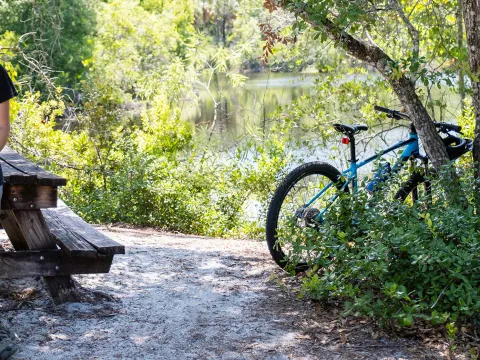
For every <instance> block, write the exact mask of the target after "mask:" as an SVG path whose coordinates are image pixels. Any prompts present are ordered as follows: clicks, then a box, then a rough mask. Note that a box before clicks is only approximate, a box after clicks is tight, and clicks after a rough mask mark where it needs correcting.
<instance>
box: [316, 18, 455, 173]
mask: <svg viewBox="0 0 480 360" xmlns="http://www.w3.org/2000/svg"><path fill="white" fill-rule="evenodd" d="M314 25H317V26H318V24H314ZM322 25H323V27H324V28H325V30H326V31H327V33H328V35H329V36H330V37H331V38H332V39H333V40H335V41H336V42H339V43H341V44H342V45H343V46H344V48H345V50H346V51H347V52H349V53H350V54H351V55H352V56H354V57H356V58H357V59H359V60H362V61H364V62H366V63H368V64H370V65H372V66H374V67H375V68H376V69H377V70H378V71H379V72H380V73H381V74H382V75H383V76H384V78H385V79H386V80H387V81H388V82H389V83H390V85H391V86H392V88H393V90H394V91H395V93H396V94H397V96H398V98H399V100H400V101H401V102H402V105H403V106H404V107H405V108H406V110H407V112H408V113H409V115H410V118H411V120H412V122H413V125H415V128H416V129H417V131H418V134H419V136H420V139H421V140H422V142H423V146H424V148H425V152H426V153H427V155H428V157H429V158H430V161H431V162H432V164H433V166H434V167H435V168H436V169H439V168H440V167H441V166H442V165H445V164H447V163H448V161H449V157H448V153H447V149H446V147H445V145H444V143H443V141H442V139H441V137H440V135H439V134H438V132H437V130H436V128H435V125H434V123H433V121H432V119H431V118H430V115H429V114H428V111H427V109H426V108H425V106H424V105H423V104H422V102H421V101H420V99H419V97H418V95H417V92H416V89H415V84H413V83H412V82H411V80H410V79H409V78H407V77H406V76H404V75H401V76H400V78H396V77H392V76H391V70H392V69H391V65H393V63H394V62H393V60H392V59H391V58H390V57H389V56H388V55H387V54H386V53H385V52H384V51H383V50H382V49H381V48H380V47H378V46H376V45H372V44H369V43H367V42H365V41H363V40H361V39H357V38H354V37H353V36H352V35H350V34H348V33H346V32H343V31H339V30H338V29H337V28H336V27H335V25H334V24H333V22H331V21H330V20H328V19H325V20H324V22H323V24H322Z"/></svg>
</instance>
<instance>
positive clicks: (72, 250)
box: [50, 228, 98, 258]
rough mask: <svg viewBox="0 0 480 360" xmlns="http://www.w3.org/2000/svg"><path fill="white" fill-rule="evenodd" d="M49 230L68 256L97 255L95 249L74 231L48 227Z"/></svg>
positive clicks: (94, 256)
mask: <svg viewBox="0 0 480 360" xmlns="http://www.w3.org/2000/svg"><path fill="white" fill-rule="evenodd" d="M50 232H51V233H52V235H53V238H54V239H55V242H56V243H57V245H58V246H60V248H61V249H62V250H64V251H65V252H66V253H67V254H68V255H69V256H83V257H93V258H96V257H98V252H97V250H96V249H95V248H94V247H93V246H92V245H90V244H89V243H88V242H86V241H85V240H84V239H83V238H82V237H81V236H80V235H77V234H76V233H75V232H74V231H70V230H66V229H53V228H50Z"/></svg>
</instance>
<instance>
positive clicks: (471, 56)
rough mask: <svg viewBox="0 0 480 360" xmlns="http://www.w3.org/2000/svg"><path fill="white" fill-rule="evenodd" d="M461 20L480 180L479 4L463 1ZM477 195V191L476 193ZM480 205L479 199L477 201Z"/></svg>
mask: <svg viewBox="0 0 480 360" xmlns="http://www.w3.org/2000/svg"><path fill="white" fill-rule="evenodd" d="M462 8H463V18H464V20H465V32H466V34H467V48H468V62H469V65H470V71H469V75H470V80H471V82H472V104H473V107H474V110H475V137H474V140H473V161H474V162H475V165H476V167H475V169H476V170H475V177H476V178H477V179H480V79H479V77H480V2H479V1H478V0H463V1H462ZM477 193H478V191H477ZM477 204H478V205H480V199H477Z"/></svg>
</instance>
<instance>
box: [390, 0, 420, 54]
mask: <svg viewBox="0 0 480 360" xmlns="http://www.w3.org/2000/svg"><path fill="white" fill-rule="evenodd" d="M390 3H391V4H392V6H393V7H394V8H395V9H396V10H397V12H398V15H400V17H401V18H402V20H403V22H404V23H405V26H406V27H407V29H408V34H409V35H410V38H411V39H412V44H413V51H412V55H413V57H414V58H418V55H419V53H420V37H419V35H418V30H417V29H415V27H414V26H413V25H412V23H411V22H410V20H409V19H408V17H407V15H405V13H404V12H403V9H402V7H401V6H400V4H399V3H398V1H397V0H390Z"/></svg>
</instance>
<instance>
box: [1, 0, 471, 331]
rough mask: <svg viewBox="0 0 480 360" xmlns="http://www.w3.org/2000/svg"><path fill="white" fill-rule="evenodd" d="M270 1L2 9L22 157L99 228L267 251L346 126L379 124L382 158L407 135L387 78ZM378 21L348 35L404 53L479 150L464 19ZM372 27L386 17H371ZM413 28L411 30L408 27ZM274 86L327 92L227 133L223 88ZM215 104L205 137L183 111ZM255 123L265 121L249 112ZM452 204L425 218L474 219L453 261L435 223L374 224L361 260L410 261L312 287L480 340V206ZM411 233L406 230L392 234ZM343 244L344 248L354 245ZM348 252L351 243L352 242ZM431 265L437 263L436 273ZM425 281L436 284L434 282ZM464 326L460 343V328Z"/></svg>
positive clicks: (422, 9) (400, 59) (442, 12)
mask: <svg viewBox="0 0 480 360" xmlns="http://www.w3.org/2000/svg"><path fill="white" fill-rule="evenodd" d="M269 3H270V2H266V3H265V4H264V3H263V1H262V0H241V1H240V0H238V1H236V0H209V1H194V0H179V1H174V0H110V1H93V0H41V1H38V0H35V1H34V0H10V1H8V2H7V1H0V19H1V23H0V50H1V52H0V60H1V62H2V64H4V65H5V67H6V68H7V70H8V71H9V73H10V75H11V76H12V77H13V79H14V81H15V83H16V85H17V87H18V89H19V92H20V95H19V97H17V98H16V99H14V100H13V101H12V106H11V109H12V134H11V138H10V146H11V147H12V148H14V149H15V150H17V151H19V152H20V153H22V154H23V155H24V156H26V157H28V158H30V159H31V160H33V161H35V162H37V163H39V164H40V165H42V166H44V167H46V168H48V169H49V170H50V171H52V172H54V173H57V174H59V175H62V176H64V177H66V178H67V179H68V184H67V186H66V187H65V188H64V189H62V193H61V196H62V198H63V199H64V200H65V201H66V202H67V203H68V205H69V206H70V207H71V208H72V209H74V210H75V211H76V212H77V213H79V214H80V215H81V216H82V217H83V218H85V219H86V220H87V221H90V222H93V223H128V224H133V225H146V226H155V227H159V228H161V229H165V230H169V231H178V232H183V233H192V234H201V235H209V236H224V237H232V236H235V237H249V238H263V236H264V221H265V219H264V217H265V213H266V207H267V206H268V201H269V199H270V197H271V195H272V192H273V191H274V189H275V187H276V186H277V184H278V181H279V180H280V179H281V178H282V177H283V176H284V174H285V173H286V172H287V171H288V170H290V169H291V168H292V167H293V166H295V165H296V164H298V163H301V162H302V161H303V160H304V159H311V158H312V156H315V155H318V149H319V148H325V147H329V148H330V149H331V150H334V151H336V150H338V149H336V145H335V143H334V141H336V140H338V134H336V133H335V132H334V131H333V128H332V127H331V124H332V123H334V122H344V121H345V122H350V123H352V122H363V123H367V124H369V125H370V126H371V129H372V130H371V131H370V133H369V134H368V135H367V137H366V138H365V141H366V143H367V144H369V146H371V142H370V140H371V139H372V138H373V137H374V136H375V135H379V138H380V139H382V134H386V133H385V131H386V130H388V129H391V128H395V127H398V126H399V125H401V124H398V123H397V122H392V121H391V120H389V119H386V118H385V116H384V115H381V114H378V113H376V112H375V111H374V110H373V106H374V105H375V104H378V105H386V106H388V107H392V108H395V107H396V108H400V109H401V105H400V102H399V101H398V99H397V98H396V96H395V95H394V92H393V90H392V88H391V86H390V85H389V83H388V82H386V81H384V79H383V78H382V77H381V74H380V73H378V72H376V71H375V70H374V69H373V68H372V67H370V66H367V65H365V64H363V63H362V62H360V61H358V60H357V59H355V58H353V57H351V56H350V55H348V54H347V52H346V51H345V50H344V48H343V47H342V46H341V41H338V39H334V38H333V39H332V38H331V37H329V36H327V35H328V34H327V33H325V32H324V31H322V29H318V28H315V27H314V26H311V27H309V26H307V24H300V25H299V22H298V21H296V18H295V16H294V15H292V12H291V11H286V10H282V9H275V11H273V12H272V11H271V10H273V9H272V8H271V7H270V6H269ZM304 3H305V4H307V3H308V2H304ZM320 3H321V4H323V5H325V4H326V3H328V1H327V2H320ZM324 3H325V4H324ZM334 3H335V4H337V5H338V4H340V3H341V4H343V2H341V1H340V2H334ZM346 3H348V4H350V2H346ZM352 3H359V4H360V3H362V4H363V3H365V4H373V2H368V1H367V2H362V1H359V2H352ZM332 4H333V3H332ZM293 5H295V4H293ZM323 5H322V6H323ZM327 5H328V4H327ZM337 5H336V6H337ZM264 6H266V7H264ZM338 6H339V8H341V6H340V5H338ZM368 6H370V5H368ZM368 6H367V7H368ZM372 6H373V5H372ZM378 6H379V7H378V8H375V11H376V12H378V13H382V14H383V15H382V16H384V17H383V18H382V20H381V21H380V20H379V19H376V20H372V22H371V23H367V25H366V26H365V27H361V26H357V25H355V21H356V20H358V17H359V16H360V15H358V13H355V9H353V10H352V9H351V8H349V10H348V12H346V14H347V17H346V18H345V19H343V18H341V20H342V21H344V20H345V21H346V23H345V25H346V26H347V28H348V29H349V32H350V33H354V34H356V35H357V36H362V37H363V38H364V39H366V40H368V41H370V42H372V43H375V44H380V46H381V47H382V48H384V49H386V51H388V52H389V53H390V54H391V56H392V58H393V59H394V60H395V66H393V67H392V69H391V74H389V76H391V77H392V78H395V77H397V78H402V77H403V76H404V74H405V76H410V75H411V76H412V83H414V84H415V89H416V92H417V94H418V96H419V98H420V100H421V101H422V103H423V104H424V106H425V108H426V109H427V110H428V112H429V114H430V116H432V117H433V118H435V119H436V120H438V121H442V120H446V121H450V122H455V121H458V122H459V123H460V124H461V125H463V127H464V133H465V135H466V136H469V137H470V138H473V131H474V129H473V127H474V112H473V109H472V107H471V100H470V93H471V88H470V82H469V80H468V75H470V76H472V75H473V76H475V74H471V73H470V72H469V66H468V61H467V60H468V56H467V48H466V46H465V34H464V30H463V25H462V12H461V7H460V4H459V3H458V2H457V1H447V0H440V1H435V2H433V1H429V0H420V1H401V2H397V1H393V0H392V1H383V2H379V4H378ZM347 7H348V6H347ZM402 9H403V10H402ZM290 10H291V9H290ZM293 12H294V11H293ZM365 14H367V15H368V14H369V11H366V12H362V15H361V16H365ZM402 14H403V16H404V17H405V16H406V18H407V20H408V19H412V20H411V21H404V20H405V18H403V20H402ZM349 16H350V17H351V19H350V20H351V21H352V24H353V25H351V26H350V25H348V22H349V21H350V20H349V18H348V17H349ZM352 19H353V20H352ZM369 21H370V20H369ZM409 23H410V25H411V26H412V27H413V25H412V24H414V25H415V28H416V30H417V32H418V34H420V36H418V34H417V38H419V39H420V40H421V41H420V40H419V42H418V44H416V43H415V41H414V43H413V46H412V37H411V36H410V35H412V34H411V32H410V31H411V28H410V27H409V25H408V24H409ZM413 38H415V37H413ZM273 43H275V46H273ZM415 44H416V45H415ZM267 55H268V56H267ZM259 71H261V72H267V73H269V72H270V73H271V72H279V71H282V72H296V73H304V74H306V73H309V74H313V75H314V76H315V77H316V80H315V82H314V86H313V88H312V91H311V92H310V93H308V94H305V95H304V96H302V98H301V101H294V102H292V103H291V104H288V105H286V106H283V107H279V108H277V109H276V110H275V111H272V112H268V113H267V112H266V111H265V106H264V107H263V108H262V107H261V108H260V110H255V111H257V112H258V114H255V115H256V119H257V120H258V121H254V122H251V123H250V126H249V127H248V131H246V132H245V133H243V134H241V136H240V137H232V136H231V134H230V135H229V134H227V135H223V136H218V134H217V133H215V127H216V125H217V123H218V121H219V120H220V116H221V114H222V112H224V111H225V108H224V106H223V102H222V101H221V100H222V94H221V92H219V91H218V88H216V86H217V84H218V83H219V82H220V81H221V80H222V79H223V80H225V79H226V80H228V83H229V86H231V87H233V88H237V89H239V90H240V91H242V90H244V91H247V90H245V89H244V85H245V82H246V80H247V79H248V74H249V73H252V72H259ZM200 92H203V94H207V96H209V97H210V100H211V101H212V102H213V104H214V112H213V118H212V119H211V121H209V122H208V123H207V124H203V125H200V126H199V125H195V124H193V123H190V122H188V121H185V120H182V112H183V111H185V107H186V106H187V107H195V106H197V104H198V102H199V101H200V95H199V94H200ZM452 98H453V99H455V101H454V104H453V105H452ZM185 104H187V105H185ZM243 110H249V109H233V110H232V111H236V112H242V111H243ZM247 112H248V111H247ZM403 125H408V124H403ZM340 154H342V153H341V152H340ZM323 156H324V157H329V158H331V157H332V154H324V155H323ZM331 160H333V161H336V160H335V159H331ZM462 169H464V174H466V175H465V178H467V179H471V178H473V177H472V176H471V174H472V171H473V170H472V161H471V160H470V159H466V160H464V161H463V162H462ZM461 178H462V179H463V178H464V177H462V176H461ZM462 184H464V186H461V187H460V188H462V189H470V191H471V190H472V189H474V187H473V185H472V184H471V183H468V182H466V183H462ZM472 196H473V195H472V194H471V193H470V194H468V195H466V197H467V198H469V199H471V198H472ZM439 198H441V197H439ZM439 204H440V205H439V206H438V207H437V208H434V209H432V211H431V213H432V214H433V215H432V214H429V215H428V216H427V215H426V214H422V216H423V218H422V219H425V218H427V219H428V218H430V217H431V218H432V219H433V218H434V216H437V219H435V220H436V221H439V222H440V223H441V222H442V221H443V220H445V219H447V218H448V219H450V220H448V221H446V222H447V223H448V224H451V225H452V226H454V225H455V224H457V225H458V224H459V223H460V222H461V221H463V222H466V225H465V226H466V227H464V228H463V230H465V231H464V232H465V239H464V237H461V242H462V244H463V245H464V247H460V248H458V249H457V248H455V249H454V250H452V248H451V246H452V244H451V243H449V242H448V241H450V240H449V239H447V240H446V241H445V242H443V243H444V244H445V246H447V247H448V249H447V250H445V248H436V249H433V250H432V249H430V250H431V251H430V250H428V251H430V254H427V255H428V258H422V257H423V256H427V255H426V252H427V249H426V248H425V246H426V244H427V243H428V244H430V243H431V240H432V237H433V239H436V240H438V239H441V238H442V236H444V235H445V236H450V233H447V230H448V229H447V230H445V229H443V230H442V231H439V230H438V229H437V228H435V227H434V226H433V225H431V226H428V224H430V223H432V221H423V222H416V223H415V224H414V225H415V226H416V227H414V228H409V226H410V224H399V223H395V222H394V223H393V225H394V226H392V225H391V224H389V225H388V226H386V225H385V223H382V222H378V221H380V220H379V219H383V217H382V218H380V217H375V218H374V219H371V218H370V219H369V222H368V224H369V226H370V228H369V234H376V237H375V238H368V239H367V240H368V241H366V242H365V243H363V244H364V245H365V246H364V248H363V249H364V250H365V251H366V253H363V252H360V255H358V254H357V255H355V256H356V257H357V258H356V260H358V257H361V260H359V261H363V262H365V261H367V262H369V263H371V264H372V263H373V262H372V260H371V259H372V258H371V257H370V256H371V255H372V253H371V251H373V250H375V251H376V253H375V255H374V256H375V257H376V258H377V259H384V258H391V257H392V258H395V257H396V256H400V258H401V259H403V260H402V261H401V262H398V263H396V264H395V263H394V264H386V263H385V262H383V263H382V264H383V265H382V266H383V267H376V268H373V266H372V267H371V268H370V269H369V270H368V271H371V272H370V273H368V274H367V273H365V272H362V271H363V270H365V268H362V269H363V270H362V271H361V272H359V273H355V274H353V275H352V272H351V267H349V268H348V269H347V268H345V269H343V270H345V271H346V273H342V272H341V271H340V270H342V269H341V268H340V267H337V269H338V270H339V271H338V273H337V274H336V275H338V277H335V276H330V280H329V281H323V282H322V281H319V277H318V275H312V276H310V277H307V279H306V281H305V289H308V290H309V291H310V292H311V293H312V294H314V295H315V294H316V295H317V296H318V297H323V298H325V297H329V296H338V297H339V298H342V299H343V298H349V299H353V300H354V301H353V302H351V303H350V305H349V306H350V307H349V309H350V311H352V309H354V310H355V311H358V312H359V313H363V314H367V315H370V316H376V317H378V318H384V319H386V318H393V319H396V320H397V321H398V322H399V323H401V324H404V325H411V324H412V323H413V322H414V319H424V320H425V319H426V320H427V321H432V322H436V323H446V322H447V321H449V320H448V319H453V320H454V321H456V320H457V319H458V318H461V319H462V322H463V323H464V322H465V321H467V322H468V324H469V326H473V325H472V324H473V323H475V321H476V322H478V321H479V319H478V316H477V315H475V314H478V311H479V309H480V294H479V293H478V286H477V285H478V284H479V283H480V279H479V276H478V271H477V274H475V269H477V270H478V267H479V260H478V255H476V254H478V246H479V245H478V239H477V237H478V235H477V234H478V227H479V226H480V224H479V223H478V220H474V219H476V218H477V216H476V215H475V214H476V213H475V211H474V210H473V209H474V207H468V208H467V209H465V207H459V208H455V209H449V211H450V212H448V211H447V212H446V211H445V209H444V208H442V206H445V202H439ZM435 209H436V210H437V212H436V215H435V214H434V212H435ZM454 210H455V211H457V210H458V211H457V212H456V213H452V211H454ZM252 214H254V215H252ZM417 215H418V214H414V215H412V214H409V216H417ZM366 216H368V215H366ZM417 218H419V217H418V216H417ZM442 219H443V220H442ZM472 219H473V220H472ZM386 220H388V221H395V220H392V219H390V220H389V219H386ZM400 228H402V229H403V230H401V231H400V230H398V231H399V232H398V233H389V234H385V233H382V231H385V229H390V230H391V229H393V230H395V229H400ZM405 229H407V230H408V231H407V232H405ZM393 230H392V231H393ZM420 230H421V231H423V232H422V234H424V236H423V238H422V239H421V241H419V240H418V238H417V237H416V238H412V239H411V242H408V241H407V242H405V244H406V245H405V246H403V247H402V250H401V254H400V255H399V254H398V251H397V250H398V246H397V244H393V245H392V244H389V245H388V246H387V245H386V246H385V247H384V249H385V251H386V253H385V254H381V255H379V254H378V246H377V244H378V241H379V238H384V239H390V240H391V241H393V240H399V239H400V238H401V241H405V237H406V235H405V234H406V233H410V234H418V233H419V231H420ZM395 231H396V230H395ZM444 233H445V234H444ZM382 234H383V235H382ZM468 234H470V235H468ZM377 235H378V236H377ZM329 236H330V239H331V240H332V241H333V240H335V241H338V237H339V236H340V235H339V234H338V233H336V232H335V233H332V234H330V235H329ZM462 236H463V235H462ZM340 237H341V236H340ZM340 240H341V242H342V241H344V240H345V232H343V238H341V239H340ZM345 241H346V240H345ZM442 241H443V240H442ZM346 244H349V242H346ZM435 244H436V245H437V246H438V242H436V243H435ZM455 245H458V244H455ZM358 246H359V247H360V245H358ZM405 249H406V250H405ZM367 250H368V251H370V252H368V251H367ZM410 250H411V253H410V252H409V251H410ZM445 251H447V252H445ZM405 252H407V253H408V256H405ZM437 253H439V254H448V262H446V261H447V260H446V259H445V256H444V255H442V256H444V257H441V256H440V255H439V257H438V258H435V257H434V256H432V254H437ZM384 256H385V257H384ZM339 258H340V257H339ZM419 259H423V260H422V261H420V260H419ZM427 259H429V260H428V261H427ZM351 260H352V259H349V261H351ZM404 260H405V261H404ZM382 261H383V260H382ZM346 263H347V262H345V264H346ZM409 264H410V265H409ZM408 266H410V268H409V271H407V269H406V267H408ZM418 266H427V269H428V271H427V270H426V269H423V270H422V269H420V270H419V268H418ZM429 266H430V268H428V267H429ZM385 267H390V268H389V269H387V270H386V269H385ZM453 268H454V269H456V270H455V271H451V269H453ZM419 271H420V274H424V275H425V276H424V277H423V278H421V279H420V278H418V277H417V275H418V273H419ZM402 272H403V273H404V274H405V276H404V278H399V277H398V276H397V275H396V274H399V273H402ZM426 273H428V274H429V275H428V276H427V275H426ZM385 274H388V276H387V275H385ZM327 275H331V274H327ZM315 276H316V277H315ZM352 276H355V277H357V280H358V279H365V278H369V279H372V282H370V283H368V284H367V288H368V291H365V292H363V291H364V288H361V284H360V285H358V284H357V285H355V286H354V287H352V285H351V284H352V281H351V280H352V278H351V277H352ZM386 276H387V277H386ZM407 278H408V279H409V280H408V281H407ZM323 280H325V279H323ZM408 282H410V283H408ZM353 283H355V282H353ZM320 284H322V285H320ZM418 284H420V285H421V288H422V289H431V290H430V291H429V292H425V293H424V292H423V291H421V290H420V291H419V290H415V291H416V293H417V296H412V291H413V290H412V291H410V289H411V288H414V287H415V286H417V287H418ZM476 284H477V285H476ZM452 286H453V289H452ZM372 289H373V290H372ZM472 289H477V290H476V291H474V290H472ZM372 291H373V292H372ZM372 294H374V295H372ZM375 294H382V296H381V297H380V298H381V300H382V301H384V303H381V304H380V305H378V303H377V305H378V306H377V307H375V303H374V302H373V301H372V297H373V298H375V296H376V295H375ZM418 294H420V295H418ZM445 294H447V295H448V296H447V295H445ZM440 300H441V301H440ZM347 308H348V307H347ZM432 309H433V310H432ZM452 314H454V315H453V316H452ZM465 319H467V320H465ZM472 319H474V321H473V323H472ZM448 324H454V323H448ZM473 328H474V327H471V329H473ZM448 329H450V330H449V331H450V333H455V332H456V327H455V326H454V325H449V327H448Z"/></svg>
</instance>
